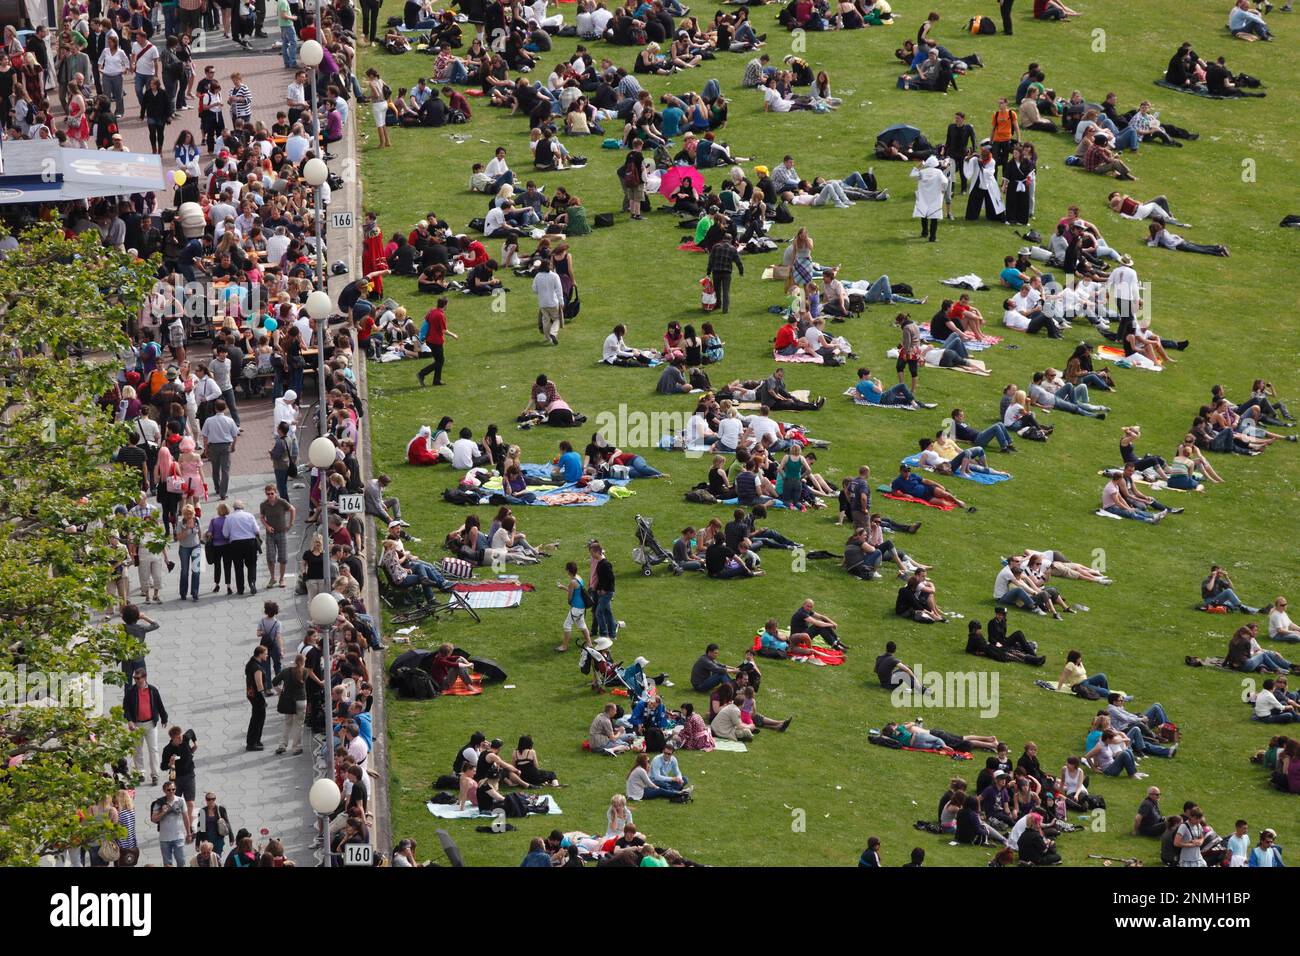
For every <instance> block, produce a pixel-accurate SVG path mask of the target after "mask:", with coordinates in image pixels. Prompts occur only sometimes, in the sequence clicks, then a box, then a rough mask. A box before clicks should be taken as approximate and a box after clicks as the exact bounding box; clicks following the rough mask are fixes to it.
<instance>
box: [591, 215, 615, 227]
mask: <svg viewBox="0 0 1300 956" xmlns="http://www.w3.org/2000/svg"><path fill="white" fill-rule="evenodd" d="M591 225H592V227H593V228H595V229H606V228H608V227H610V226H612V225H614V214H613V213H612V212H598V213H596V215H595V217H594V218H593V219H592V221H591Z"/></svg>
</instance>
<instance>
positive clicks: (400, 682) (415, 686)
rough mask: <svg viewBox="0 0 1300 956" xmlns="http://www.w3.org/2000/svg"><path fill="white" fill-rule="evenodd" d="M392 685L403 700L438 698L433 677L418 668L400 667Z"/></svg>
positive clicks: (394, 675)
mask: <svg viewBox="0 0 1300 956" xmlns="http://www.w3.org/2000/svg"><path fill="white" fill-rule="evenodd" d="M392 685H393V688H394V689H395V690H396V691H397V696H398V697H400V698H402V699H403V700H432V699H433V698H435V697H437V696H438V687H437V685H436V684H434V682H433V677H432V676H431V675H430V674H429V672H428V671H423V670H420V668H418V667H399V668H398V669H397V671H396V672H395V673H394V674H393V677H392Z"/></svg>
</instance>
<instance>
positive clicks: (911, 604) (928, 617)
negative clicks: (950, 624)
mask: <svg viewBox="0 0 1300 956" xmlns="http://www.w3.org/2000/svg"><path fill="white" fill-rule="evenodd" d="M926 574H927V572H926V570H925V569H924V568H917V569H916V570H915V571H913V572H912V574H911V576H910V577H909V578H908V579H907V581H906V582H904V584H903V586H902V587H901V588H899V589H898V597H897V598H896V599H895V600H894V613H895V614H896V615H898V616H899V617H906V618H910V619H911V620H913V621H917V622H919V623H921V624H944V623H947V620H948V618H947V617H946V616H945V615H944V613H943V610H942V609H941V608H940V607H939V604H938V602H937V601H936V600H935V597H934V594H935V587H934V582H933V581H931V580H929V579H928V578H927V577H926Z"/></svg>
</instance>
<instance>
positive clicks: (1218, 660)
mask: <svg viewBox="0 0 1300 956" xmlns="http://www.w3.org/2000/svg"><path fill="white" fill-rule="evenodd" d="M1183 663H1184V664H1186V665H1187V666H1188V667H1214V668H1217V669H1218V670H1221V671H1231V670H1232V668H1231V667H1229V666H1228V659H1227V658H1226V657H1192V656H1190V655H1189V656H1187V657H1184V658H1183Z"/></svg>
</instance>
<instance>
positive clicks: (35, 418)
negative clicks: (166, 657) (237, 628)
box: [0, 225, 153, 866]
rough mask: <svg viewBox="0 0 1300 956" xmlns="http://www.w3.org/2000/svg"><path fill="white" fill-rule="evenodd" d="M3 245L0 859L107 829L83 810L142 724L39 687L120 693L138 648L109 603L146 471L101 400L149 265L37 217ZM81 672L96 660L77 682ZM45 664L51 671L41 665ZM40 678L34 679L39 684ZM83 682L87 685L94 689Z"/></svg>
mask: <svg viewBox="0 0 1300 956" xmlns="http://www.w3.org/2000/svg"><path fill="white" fill-rule="evenodd" d="M18 238H19V245H18V248H17V249H15V250H11V251H10V252H8V253H7V254H6V255H5V257H4V258H3V259H0V759H3V761H4V763H3V765H0V865H7V866H15V865H34V864H35V863H36V862H37V861H38V859H39V857H40V856H41V854H42V853H45V852H48V851H50V850H52V849H58V848H61V847H64V846H70V845H71V846H75V845H79V844H85V843H88V842H98V841H99V840H100V839H102V838H103V837H104V836H105V833H106V830H105V827H106V824H104V823H103V822H100V821H97V820H95V819H94V818H93V817H91V816H90V815H89V814H87V813H85V812H84V811H86V810H87V809H88V808H89V807H90V806H91V805H92V804H94V803H95V802H96V801H97V800H99V799H100V798H101V797H103V796H104V795H105V794H108V793H111V792H112V791H113V790H114V789H115V787H116V783H115V781H114V779H113V777H112V775H111V773H109V772H108V771H109V768H111V767H113V766H115V765H117V764H119V762H120V761H122V760H123V759H125V758H126V757H127V756H128V755H129V754H130V752H131V749H132V748H133V746H134V740H135V737H134V736H133V735H132V734H131V733H130V732H129V731H127V729H126V725H125V723H124V722H123V720H122V718H121V710H120V707H119V706H114V707H113V708H112V711H111V712H110V713H107V714H105V713H104V712H103V709H102V708H98V707H95V708H91V707H87V706H83V701H81V700H78V699H76V695H75V694H73V695H71V696H68V695H66V694H65V695H64V697H63V698H62V699H51V698H49V697H46V698H45V699H44V700H41V701H40V702H39V703H37V704H33V703H31V702H30V701H29V698H32V697H42V696H43V695H42V693H41V687H42V686H44V687H51V686H55V685H51V684H50V683H49V681H50V680H51V679H52V678H53V676H54V675H57V679H58V680H61V681H63V682H64V687H65V690H66V687H67V686H68V682H69V681H71V682H72V684H73V686H74V687H81V688H82V689H83V690H86V689H87V688H90V687H92V686H94V683H95V681H97V680H100V679H102V681H103V682H105V683H106V684H107V685H108V686H107V687H104V688H103V691H102V697H103V699H104V700H105V701H106V702H108V703H112V704H115V705H116V704H118V703H119V702H120V693H121V691H120V690H117V689H115V688H114V687H113V686H112V685H113V684H120V683H121V682H122V680H123V676H122V671H121V668H120V666H119V662H120V661H122V660H127V659H131V658H133V657H136V656H140V655H141V654H142V649H141V648H140V647H139V646H138V644H136V643H135V642H133V641H131V640H130V639H128V638H127V637H126V636H125V634H124V633H123V631H122V627H121V624H120V622H118V621H116V620H115V619H108V618H107V617H106V616H105V614H104V613H103V612H104V610H105V609H106V608H107V607H108V606H109V597H108V584H109V580H110V577H111V574H110V568H111V564H112V556H113V553H114V552H113V549H112V546H111V544H110V541H109V536H110V535H111V534H114V533H117V534H125V533H128V532H129V531H131V530H132V529H131V521H130V520H129V519H126V518H124V517H117V516H114V515H113V507H114V505H118V504H128V505H129V504H130V503H131V501H132V499H134V497H135V496H136V494H138V491H139V488H138V475H132V474H129V473H127V472H126V471H125V470H124V469H120V468H117V467H115V466H113V465H112V463H111V459H112V456H113V453H114V451H115V450H116V449H117V448H118V447H119V446H120V445H121V444H123V442H124V440H125V435H124V432H125V431H126V428H125V427H124V426H121V425H118V424H115V423H114V422H113V420H112V416H111V415H106V414H105V413H104V412H103V411H102V410H101V409H100V408H99V407H98V405H97V404H96V402H97V399H98V398H99V397H100V396H101V395H102V394H104V392H105V391H106V390H107V389H108V388H109V387H110V386H111V384H112V381H113V377H114V376H115V374H116V372H117V371H118V370H119V368H120V363H119V361H118V356H119V355H121V354H122V353H123V351H124V350H126V349H127V348H128V346H129V341H128V339H127V336H126V333H125V331H124V330H125V328H126V327H127V324H128V323H129V322H130V320H131V319H132V318H133V317H134V316H135V314H136V313H137V311H138V309H139V305H140V303H141V301H142V300H143V297H144V295H145V294H146V292H147V290H148V289H149V287H150V283H151V279H152V273H153V270H152V266H151V265H150V264H149V263H145V262H140V261H138V260H135V259H133V258H132V257H130V256H127V255H124V254H122V253H119V252H117V251H115V250H111V249H104V248H103V247H102V245H101V244H100V242H99V236H98V234H97V233H95V232H93V231H92V232H90V233H89V234H87V235H83V236H81V237H79V238H76V239H69V238H67V237H66V236H64V234H63V233H62V232H61V231H60V230H59V229H58V228H57V227H55V226H52V225H40V226H37V227H35V228H33V229H31V230H29V231H27V232H25V233H24V234H22V235H21V236H19V237H18ZM72 675H86V676H85V678H84V679H83V680H82V681H81V682H77V681H74V680H73V678H72ZM42 678H43V679H44V681H45V682H46V683H44V684H35V685H33V683H32V682H33V681H35V680H38V679H42ZM33 691H35V693H33ZM87 694H88V695H89V691H88V690H87Z"/></svg>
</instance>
